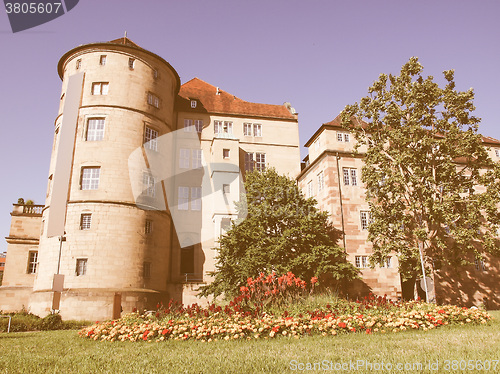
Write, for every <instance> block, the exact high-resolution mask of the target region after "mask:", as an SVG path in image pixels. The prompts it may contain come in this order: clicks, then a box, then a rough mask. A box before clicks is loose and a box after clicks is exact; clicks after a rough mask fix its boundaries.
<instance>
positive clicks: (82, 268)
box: [75, 258, 87, 277]
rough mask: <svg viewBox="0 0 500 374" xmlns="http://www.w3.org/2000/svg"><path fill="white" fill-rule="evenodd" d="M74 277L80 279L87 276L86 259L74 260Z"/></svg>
mask: <svg viewBox="0 0 500 374" xmlns="http://www.w3.org/2000/svg"><path fill="white" fill-rule="evenodd" d="M75 272H76V276H77V277H80V276H82V275H85V274H87V259H86V258H77V259H76V271H75Z"/></svg>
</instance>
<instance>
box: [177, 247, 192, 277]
mask: <svg viewBox="0 0 500 374" xmlns="http://www.w3.org/2000/svg"><path fill="white" fill-rule="evenodd" d="M180 267H181V269H180V270H181V271H180V272H181V274H183V275H185V274H193V273H194V246H192V245H191V246H189V247H184V248H181V266H180ZM186 280H187V277H186Z"/></svg>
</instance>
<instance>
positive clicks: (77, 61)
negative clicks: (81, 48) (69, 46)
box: [76, 58, 82, 70]
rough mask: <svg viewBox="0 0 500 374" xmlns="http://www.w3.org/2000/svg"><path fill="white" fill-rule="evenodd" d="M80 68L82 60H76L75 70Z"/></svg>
mask: <svg viewBox="0 0 500 374" xmlns="http://www.w3.org/2000/svg"><path fill="white" fill-rule="evenodd" d="M81 67H82V59H81V58H79V59H78V60H76V70H78V69H80V68H81Z"/></svg>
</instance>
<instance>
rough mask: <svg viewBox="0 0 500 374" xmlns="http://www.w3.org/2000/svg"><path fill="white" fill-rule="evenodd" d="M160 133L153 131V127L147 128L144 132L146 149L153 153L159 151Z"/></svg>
mask: <svg viewBox="0 0 500 374" xmlns="http://www.w3.org/2000/svg"><path fill="white" fill-rule="evenodd" d="M157 138H158V131H156V130H153V129H152V128H151V127H148V126H146V129H145V130H144V148H148V149H151V150H153V151H157V150H158V141H157Z"/></svg>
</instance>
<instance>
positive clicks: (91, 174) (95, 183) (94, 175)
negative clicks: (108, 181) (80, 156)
mask: <svg viewBox="0 0 500 374" xmlns="http://www.w3.org/2000/svg"><path fill="white" fill-rule="evenodd" d="M100 177H101V168H100V167H99V166H84V167H82V169H81V178H80V179H81V183H80V189H81V190H84V191H86V190H97V189H99V179H100Z"/></svg>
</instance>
